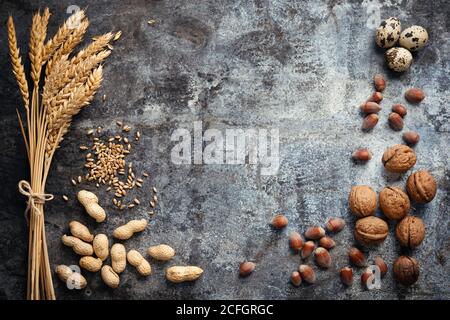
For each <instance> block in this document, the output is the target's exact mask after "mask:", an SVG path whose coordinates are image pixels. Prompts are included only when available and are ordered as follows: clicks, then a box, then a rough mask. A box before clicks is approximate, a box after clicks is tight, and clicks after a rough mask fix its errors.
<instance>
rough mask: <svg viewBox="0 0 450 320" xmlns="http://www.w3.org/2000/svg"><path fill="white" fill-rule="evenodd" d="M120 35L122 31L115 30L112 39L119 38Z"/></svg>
mask: <svg viewBox="0 0 450 320" xmlns="http://www.w3.org/2000/svg"><path fill="white" fill-rule="evenodd" d="M121 35H122V31H120V30H119V31H117V32H116V34H115V35H114V38H113V40H114V41H117V40H119V38H120V36H121Z"/></svg>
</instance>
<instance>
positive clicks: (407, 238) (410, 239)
mask: <svg viewBox="0 0 450 320" xmlns="http://www.w3.org/2000/svg"><path fill="white" fill-rule="evenodd" d="M395 235H396V236H397V239H398V241H399V242H400V245H401V246H402V247H410V248H415V247H417V246H419V245H420V244H421V243H422V241H423V239H424V238H425V225H424V223H423V221H422V219H420V218H419V217H414V216H406V217H405V218H404V219H403V220H402V221H400V222H399V224H398V225H397V227H396V228H395Z"/></svg>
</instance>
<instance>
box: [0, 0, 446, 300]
mask: <svg viewBox="0 0 450 320" xmlns="http://www.w3.org/2000/svg"><path fill="white" fill-rule="evenodd" d="M25 3H26V2H17V1H11V0H8V1H2V3H1V4H0V17H1V18H0V21H2V24H3V23H5V22H6V18H7V14H8V13H12V14H13V15H14V18H15V20H16V24H17V26H18V37H19V39H20V44H21V45H22V48H23V49H22V51H23V50H25V41H26V40H27V39H28V31H27V30H28V28H29V24H30V21H31V14H32V12H33V11H35V10H36V9H37V8H38V5H37V4H32V5H27V4H25ZM368 3H369V2H368V1H364V2H361V1H329V2H326V3H325V2H320V3H319V2H317V1H308V2H303V1H302V2H300V1H264V0H259V1H176V0H173V1H143V0H140V1H139V0H136V1H78V2H76V4H78V5H79V6H81V7H84V6H86V5H89V7H88V15H89V18H90V20H91V27H90V29H89V35H91V36H93V35H95V34H99V33H103V32H106V31H109V30H122V31H123V36H122V39H121V40H120V41H119V42H117V43H116V45H115V49H114V52H113V55H112V56H111V57H110V58H109V60H108V62H107V64H106V66H105V81H104V84H103V87H102V89H101V91H100V92H99V94H98V95H97V98H96V100H95V102H94V103H93V105H92V106H90V107H89V108H88V109H86V110H84V111H83V112H82V114H81V115H80V116H79V117H78V118H77V119H76V120H75V122H74V125H73V127H72V130H71V132H70V133H69V134H68V136H67V139H66V140H65V141H64V143H63V144H62V148H61V149H60V150H59V151H58V153H57V156H56V158H55V161H54V166H53V170H52V172H51V176H50V179H49V182H48V188H47V191H48V192H51V193H53V194H55V196H56V200H54V201H52V202H51V203H49V204H48V205H47V207H46V222H47V223H46V230H47V234H48V239H49V250H50V257H51V262H52V265H56V264H59V263H66V264H72V263H76V262H77V257H76V256H75V254H74V253H73V252H72V251H71V250H70V249H68V248H65V247H63V246H62V245H61V243H60V240H59V239H60V237H61V235H62V234H63V233H65V232H67V225H68V222H69V221H70V220H72V219H77V220H80V221H83V222H85V223H88V224H89V226H90V228H92V230H93V231H94V232H106V233H108V234H111V233H112V230H113V229H114V228H115V227H116V226H118V225H119V224H121V223H123V222H125V221H127V220H129V219H131V218H135V217H146V209H144V208H142V207H140V208H136V209H134V210H130V211H126V212H125V213H119V212H118V211H115V210H113V207H112V205H110V204H109V203H110V195H108V196H105V195H104V194H103V193H102V192H100V191H99V192H98V193H99V195H100V198H101V199H102V203H104V204H105V207H106V209H107V211H108V214H109V216H108V221H107V222H106V223H103V224H101V225H96V224H95V223H93V222H92V221H91V220H90V219H89V218H88V217H87V216H86V215H85V214H84V213H83V210H82V208H81V207H80V206H79V205H78V204H77V202H76V201H75V200H74V198H75V193H76V192H77V190H78V189H79V187H73V186H71V184H70V182H69V180H70V178H71V177H72V176H77V175H78V174H80V173H81V172H82V166H83V155H82V153H80V152H79V151H78V145H79V144H80V142H81V143H82V142H87V137H86V135H85V132H86V130H87V129H88V128H91V127H97V126H102V127H104V128H105V129H106V130H109V132H110V133H114V132H115V130H116V128H115V126H114V121H115V120H119V119H120V120H123V121H125V122H127V123H130V124H132V126H133V127H135V128H138V129H139V130H140V131H141V132H142V134H143V139H142V141H141V143H140V145H139V146H138V147H137V148H136V153H135V154H134V155H133V158H134V163H135V165H136V166H137V168H139V169H140V170H144V169H145V170H148V171H149V172H151V174H152V183H151V184H147V185H146V188H144V189H143V190H140V191H139V193H138V194H139V196H140V197H141V198H145V196H146V195H148V194H149V190H150V185H156V186H157V187H158V188H159V190H160V199H161V206H160V207H159V208H158V210H157V212H156V215H155V217H154V218H152V219H151V222H150V227H149V228H148V230H146V231H145V232H144V233H143V234H141V235H139V236H136V237H134V238H133V239H131V240H129V241H127V242H126V246H127V248H129V249H130V248H135V249H138V250H141V251H144V249H145V248H146V247H147V246H149V245H152V244H158V243H162V242H163V243H168V244H171V245H172V246H173V247H175V248H176V250H177V256H176V258H175V259H174V261H173V262H169V263H165V264H161V263H153V269H154V273H153V275H152V276H150V277H149V278H147V279H141V278H139V276H138V275H137V274H136V272H135V270H134V268H132V267H128V268H127V271H126V272H125V273H123V276H122V277H121V286H120V288H119V289H117V290H115V291H112V290H110V289H107V288H106V287H105V285H103V283H102V282H101V280H100V277H99V275H98V274H92V275H91V274H88V275H87V278H88V281H89V292H86V291H81V292H71V291H69V290H67V289H66V288H65V287H64V285H63V284H62V283H61V282H59V281H58V280H56V279H55V287H56V292H57V295H58V298H59V299H92V298H95V299H163V298H194V299H219V298H223V299H228V298H266V299H285V298H288V299H292V298H293V299H315V298H320V299H372V298H374V299H417V298H421V299H422V298H423V299H436V298H446V299H448V298H450V261H449V253H450V238H449V235H450V233H449V222H450V219H449V215H448V213H449V208H450V204H449V196H448V190H449V185H450V182H449V159H448V156H449V153H448V152H449V142H450V134H449V131H450V124H449V116H450V111H449V107H448V105H449V102H450V101H449V95H448V92H449V85H450V80H449V74H450V58H449V57H450V55H449V49H450V37H449V35H450V33H449V32H450V25H449V19H448V17H449V15H450V6H449V5H448V3H446V1H433V2H430V1H395V0H392V1H389V2H388V3H387V4H382V2H381V1H380V2H377V1H371V2H370V3H372V4H374V5H375V7H376V8H378V9H380V12H381V17H388V16H397V17H399V18H400V19H401V21H402V23H403V24H404V25H412V24H419V25H423V26H424V27H426V28H427V29H428V31H429V33H430V38H431V41H430V46H429V47H428V48H426V49H425V50H424V51H423V52H420V53H419V54H417V55H416V56H415V61H414V64H413V67H412V69H411V70H410V72H407V73H405V74H402V75H394V74H392V73H390V72H388V71H387V70H386V68H385V66H384V63H383V56H382V51H380V50H378V49H377V48H375V45H374V41H373V34H374V32H373V29H371V28H368V27H367V26H366V24H367V21H368V19H370V18H371V14H370V13H368V12H367V6H368ZM45 4H47V5H48V6H49V7H50V9H51V11H52V13H53V17H52V19H51V30H52V32H53V30H55V28H56V27H57V25H58V24H60V23H61V22H62V21H63V19H65V18H66V17H67V14H66V13H65V12H66V8H67V5H68V4H73V1H46V2H45ZM41 6H42V7H43V6H44V3H41ZM149 19H156V20H157V21H158V23H157V25H156V26H155V27H150V26H148V25H147V23H146V21H147V20H149ZM375 19H376V20H378V18H377V17H376V16H375ZM0 38H1V39H2V40H3V41H2V46H1V47H0V63H1V70H2V77H1V82H0V101H1V107H2V118H1V127H2V130H1V133H0V141H1V143H2V150H3V152H2V153H1V154H0V170H1V177H2V191H3V192H2V196H1V197H0V208H1V209H0V212H1V215H0V217H1V223H0V231H1V232H0V279H1V281H0V297H1V298H8V299H20V298H24V297H25V288H26V256H27V238H26V235H27V230H26V226H25V220H24V218H23V210H24V203H25V199H24V198H23V197H22V196H20V195H19V194H18V192H17V187H16V184H17V182H18V180H20V179H23V178H27V166H26V162H25V150H24V148H23V145H22V142H21V138H20V136H19V129H18V126H17V120H16V115H15V110H14V109H15V107H16V106H17V104H18V103H19V102H20V98H19V93H18V90H17V87H16V85H15V82H14V80H13V77H12V75H11V72H10V67H9V59H8V57H7V48H6V43H5V41H4V40H5V38H6V32H5V28H4V27H2V28H1V30H0ZM375 72H383V73H386V74H387V76H388V79H389V82H388V87H387V90H386V92H385V101H383V107H384V109H383V110H382V112H381V120H380V123H379V125H378V126H377V127H376V129H375V130H374V131H373V132H372V133H370V134H366V133H362V132H361V131H360V129H359V127H360V124H361V120H362V118H361V116H360V115H359V113H358V109H357V106H358V105H359V104H360V103H361V102H362V101H364V100H365V99H366V97H367V96H368V95H369V94H370V93H371V91H372V86H371V77H372V75H373V74H374V73H375ZM410 86H419V87H422V88H423V89H424V90H425V91H426V92H427V95H428V96H427V98H426V100H425V101H424V102H423V103H422V104H421V105H420V106H410V107H409V109H408V110H409V111H408V115H407V117H406V126H405V129H404V130H406V129H411V130H417V131H418V132H420V134H421V136H422V141H421V142H420V143H419V145H418V146H417V147H416V152H417V156H418V163H417V165H416V167H415V169H418V168H426V169H428V170H430V171H431V172H432V173H433V174H434V176H435V177H436V178H437V182H438V185H439V190H438V194H437V197H436V199H435V200H434V201H433V202H432V203H430V204H428V205H425V206H417V207H416V209H417V210H416V214H417V215H419V216H420V217H422V218H423V219H424V220H425V223H426V225H427V237H426V240H425V241H424V243H423V244H422V245H421V246H420V248H418V249H417V250H414V251H413V252H412V255H413V256H414V257H416V258H417V259H418V260H419V261H420V263H421V270H422V275H421V277H420V280H419V282H418V283H417V284H416V285H414V286H413V287H412V288H402V287H400V286H397V285H396V284H395V283H394V280H393V278H392V274H391V273H389V274H388V275H387V277H386V278H385V280H384V281H383V286H382V289H381V290H378V291H371V292H369V291H365V290H363V289H362V288H361V287H360V285H359V281H358V280H356V281H355V283H354V285H353V286H352V287H351V288H349V289H346V288H344V287H343V286H342V285H341V284H340V282H339V279H338V277H337V272H338V270H339V268H340V267H343V266H345V265H347V263H348V262H347V258H346V250H347V249H348V248H349V247H350V246H351V245H352V244H353V236H352V232H351V229H352V226H353V224H354V220H353V219H352V217H351V216H350V214H349V212H348V207H347V194H348V191H349V188H350V186H351V185H354V184H368V185H371V186H372V187H374V188H375V189H377V190H379V189H381V188H382V187H383V186H384V185H386V184H391V183H392V184H396V185H400V186H403V185H404V181H405V179H406V176H403V177H397V176H388V175H386V173H385V171H384V170H383V168H382V165H381V163H380V158H381V155H382V152H383V150H384V149H385V148H386V147H388V146H389V145H392V144H395V143H398V142H400V141H401V133H398V132H393V131H392V130H390V129H389V128H388V126H387V123H386V119H387V115H388V113H389V109H390V106H391V105H392V104H393V103H394V102H403V97H402V95H403V93H404V91H405V89H406V88H408V87H410ZM103 94H106V95H107V97H108V99H107V101H106V102H105V103H102V102H101V101H100V100H101V99H100V97H101V95H103ZM195 120H202V121H203V126H204V128H219V129H222V128H279V129H280V137H281V138H280V140H281V141H280V154H281V165H280V170H279V172H278V174H277V175H275V176H269V177H267V176H266V177H265V176H261V175H260V174H259V173H258V172H259V171H258V168H255V167H251V166H230V165H215V166H200V165H195V166H194V165H193V166H181V167H180V166H175V165H173V164H172V163H171V161H170V157H169V154H170V149H171V147H172V146H173V143H172V142H171V141H170V134H171V132H172V131H173V130H174V129H176V128H180V127H186V128H192V125H193V122H194V121H195ZM360 146H367V147H369V148H370V149H371V150H372V151H373V153H374V159H373V160H372V161H370V162H369V163H368V164H367V165H355V164H353V163H352V161H350V159H349V155H350V154H351V152H352V151H353V150H354V149H355V148H357V147H360ZM82 187H83V188H87V189H95V187H94V186H92V185H83V186H82ZM63 194H67V195H69V196H70V198H71V200H70V202H69V203H68V204H66V203H64V201H63V200H62V199H61V196H62V195H63ZM277 212H283V213H284V214H286V215H287V217H288V218H289V220H290V224H289V226H288V228H287V230H284V231H282V232H275V231H273V230H271V229H270V227H269V226H268V221H270V219H271V217H272V216H273V215H274V214H275V213H277ZM333 215H336V216H342V217H344V218H345V219H346V221H347V222H348V225H349V226H350V227H349V228H346V229H345V230H344V231H343V232H342V233H340V234H339V235H337V236H336V237H335V239H336V241H337V243H338V247H337V248H335V249H334V250H333V251H332V256H333V267H332V268H331V269H330V270H328V271H318V273H317V275H318V282H317V284H316V285H314V286H302V287H301V288H294V287H292V286H291V285H290V284H289V283H288V279H289V275H290V273H291V271H293V270H295V269H296V268H297V266H298V264H299V262H300V260H299V257H298V256H295V255H293V254H291V253H290V252H289V250H288V244H287V234H288V233H289V232H290V231H293V230H298V231H301V232H303V231H304V230H305V229H306V227H307V226H309V225H311V224H323V223H324V222H325V221H326V219H327V218H328V217H329V216H333ZM366 252H367V254H368V255H369V257H374V256H376V255H377V254H381V255H382V256H383V257H384V258H385V259H386V260H387V262H388V263H389V264H390V265H391V263H392V262H393V261H394V259H395V257H396V256H397V255H398V254H399V253H400V252H401V249H400V248H399V246H398V244H397V243H396V241H395V238H394V237H393V234H392V233H391V234H390V236H389V238H388V239H387V240H386V241H385V243H384V244H382V245H381V246H380V247H379V248H377V249H372V250H366ZM243 260H253V261H255V262H256V263H257V269H256V271H255V273H254V274H253V275H251V276H250V277H249V278H247V279H240V278H238V276H237V269H238V265H239V263H240V262H241V261H243ZM172 264H194V265H199V266H201V267H203V268H204V269H205V273H204V276H203V277H202V278H201V279H200V280H199V281H197V282H196V283H194V284H180V285H173V284H169V283H167V282H166V281H165V280H164V277H163V274H164V268H165V267H167V266H168V265H172ZM359 274H360V271H357V277H359Z"/></svg>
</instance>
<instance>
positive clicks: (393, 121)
mask: <svg viewBox="0 0 450 320" xmlns="http://www.w3.org/2000/svg"><path fill="white" fill-rule="evenodd" d="M388 122H389V126H390V127H391V129H392V130H395V131H401V130H402V129H403V119H402V117H401V116H400V115H399V114H398V113H395V112H391V113H390V114H389V117H388Z"/></svg>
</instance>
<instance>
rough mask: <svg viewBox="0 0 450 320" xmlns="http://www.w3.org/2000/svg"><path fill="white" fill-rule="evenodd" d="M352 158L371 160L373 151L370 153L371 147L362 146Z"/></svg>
mask: <svg viewBox="0 0 450 320" xmlns="http://www.w3.org/2000/svg"><path fill="white" fill-rule="evenodd" d="M352 158H353V160H355V161H361V162H363V161H369V160H370V159H372V153H370V151H369V149H366V148H360V149H357V150H356V151H355V152H353V154H352Z"/></svg>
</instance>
